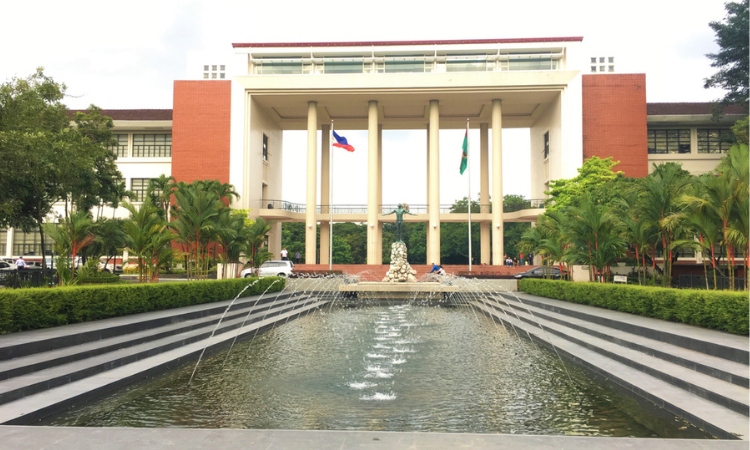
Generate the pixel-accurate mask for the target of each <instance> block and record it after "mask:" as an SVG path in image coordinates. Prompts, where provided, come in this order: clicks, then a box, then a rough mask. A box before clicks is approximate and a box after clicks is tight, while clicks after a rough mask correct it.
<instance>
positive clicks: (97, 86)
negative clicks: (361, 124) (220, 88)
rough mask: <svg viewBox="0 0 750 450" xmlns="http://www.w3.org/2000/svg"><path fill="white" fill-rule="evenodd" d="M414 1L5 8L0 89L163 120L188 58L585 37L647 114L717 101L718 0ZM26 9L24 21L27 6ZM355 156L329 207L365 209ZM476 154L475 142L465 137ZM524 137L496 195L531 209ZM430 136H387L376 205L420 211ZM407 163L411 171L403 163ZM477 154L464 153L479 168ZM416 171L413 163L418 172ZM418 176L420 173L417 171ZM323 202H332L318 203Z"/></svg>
mask: <svg viewBox="0 0 750 450" xmlns="http://www.w3.org/2000/svg"><path fill="white" fill-rule="evenodd" d="M436 4H438V3H437V2H435V3H427V2H415V1H409V0H406V1H404V0H399V1H394V0H380V1H378V2H372V3H365V2H352V1H341V0H328V1H325V2H309V1H299V0H287V1H265V2H261V1H259V0H255V1H230V0H212V1H184V0H181V1H176V0H169V1H162V0H149V1H143V0H132V1H129V2H127V3H118V2H102V1H101V0H96V1H80V0H71V1H67V2H60V1H48V0H38V1H36V2H33V3H25V2H20V1H7V2H4V4H3V7H2V14H3V16H4V17H5V19H6V20H4V21H3V26H2V27H0V82H6V81H8V80H10V79H11V78H13V77H21V78H23V77H26V76H28V75H29V74H31V73H33V71H34V70H35V69H36V68H37V67H40V66H41V67H44V68H45V73H46V74H47V75H50V76H52V77H53V78H54V79H55V80H56V81H58V82H62V83H65V85H66V86H67V93H68V97H67V98H66V99H65V103H66V105H67V106H68V107H69V108H70V109H79V108H85V107H87V106H88V105H90V104H95V105H97V106H99V107H101V108H104V109H170V108H172V86H173V81H174V80H180V79H190V78H193V77H194V76H195V75H194V74H191V73H190V70H194V68H190V67H189V66H188V61H189V60H190V59H191V58H193V59H194V58H195V55H196V54H212V55H213V54H216V55H219V56H220V57H221V56H222V55H227V58H228V55H229V54H230V52H231V44H232V43H236V42H317V41H326V42H328V41H369V40H442V39H488V38H497V39H500V38H523V37H563V36H582V37H583V45H584V47H585V51H588V54H590V55H591V56H614V57H615V61H616V64H617V66H616V71H617V72H618V73H645V74H646V83H647V84H646V86H647V93H646V95H647V101H648V102H651V103H652V102H708V101H712V100H715V99H718V98H720V97H721V96H722V92H721V91H718V90H715V89H712V90H707V89H704V88H703V79H705V78H706V77H708V76H710V75H712V74H713V73H714V72H715V70H714V69H713V68H712V67H711V66H710V60H709V59H708V58H707V57H706V56H705V54H706V53H711V52H716V51H717V50H718V46H717V45H716V43H715V35H714V33H713V30H711V28H710V27H709V26H708V23H709V22H711V21H721V20H723V19H724V17H725V15H726V11H725V10H724V2H723V1H722V0H703V1H701V2H697V3H693V4H690V5H688V3H686V2H685V1H684V0H649V1H645V0H631V1H629V2H603V1H600V0H599V1H585V0H566V1H559V0H554V1H551V0H534V1H529V2H519V1H515V0H514V1H507V0H486V1H472V0H467V1H464V2H461V3H460V4H457V3H444V5H445V7H435V6H432V5H436ZM31 5H33V8H32V7H31ZM345 135H346V137H347V138H348V139H349V142H350V143H351V144H353V145H354V146H355V148H357V150H356V151H355V152H354V153H347V152H341V153H336V154H335V155H334V177H333V191H334V200H333V201H334V204H364V203H366V200H367V193H366V180H365V179H364V178H365V177H363V176H362V174H364V173H366V172H365V170H366V162H367V151H366V150H367V133H366V131H358V130H347V132H346V134H345ZM462 140H463V131H459V130H441V134H440V171H441V175H440V178H441V186H440V202H441V203H442V204H450V203H453V201H454V200H457V199H460V198H462V197H465V196H466V195H467V193H468V192H469V191H470V192H471V193H472V194H471V195H472V197H476V195H477V193H478V191H479V176H478V170H477V169H474V174H473V175H472V179H471V188H469V186H468V185H467V178H468V177H462V176H458V175H457V174H458V167H459V163H460V146H461V142H462ZM469 140H470V148H473V147H474V146H476V147H478V143H479V136H478V131H475V130H472V132H471V133H470V136H469ZM528 141H529V138H528V131H527V130H505V131H504V132H503V192H504V193H505V194H517V195H523V196H525V197H528V193H529V191H530V189H529V185H528V179H529V176H530V174H529V167H528V166H529V163H528V161H529V160H528V148H529V142H528ZM425 145H426V137H425V132H406V131H397V130H396V131H385V132H384V136H383V158H384V162H383V164H384V173H385V174H386V175H387V176H388V179H387V180H386V181H384V193H383V201H384V203H399V202H406V203H410V204H424V203H426V188H425V186H426V178H425V173H424V172H425V170H422V167H424V161H425V159H424V158H425V156H424V154H425V150H424V149H425ZM305 152H306V138H305V135H304V132H286V133H285V135H284V179H283V188H282V191H283V192H282V196H283V200H286V201H290V202H297V203H304V201H305V195H306V194H305V191H304V176H305V175H304V174H305V173H306V169H305V166H304V157H303V158H300V157H299V155H300V154H304V153H305ZM404 155H409V158H407V159H404ZM478 156H479V152H478V151H471V150H470V157H471V165H472V167H475V168H477V167H478V163H479V160H478ZM420 158H421V159H420ZM414 167H419V169H418V170H412V169H413V168H414ZM322 203H327V202H322Z"/></svg>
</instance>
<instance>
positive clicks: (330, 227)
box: [328, 120, 334, 272]
mask: <svg viewBox="0 0 750 450" xmlns="http://www.w3.org/2000/svg"><path fill="white" fill-rule="evenodd" d="M331 142H333V120H331V134H330V135H329V136H328V155H329V160H328V161H329V162H328V213H329V214H330V217H331V220H330V221H329V222H328V270H329V271H331V272H332V271H333V153H334V152H333V148H332V146H331Z"/></svg>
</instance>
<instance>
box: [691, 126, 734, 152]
mask: <svg viewBox="0 0 750 450" xmlns="http://www.w3.org/2000/svg"><path fill="white" fill-rule="evenodd" d="M734 141H735V139H734V135H733V134H732V131H731V130H729V129H702V130H701V129H699V130H698V153H726V151H727V150H729V147H731V146H732V145H734Z"/></svg>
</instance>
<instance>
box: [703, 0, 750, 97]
mask: <svg viewBox="0 0 750 450" xmlns="http://www.w3.org/2000/svg"><path fill="white" fill-rule="evenodd" d="M724 8H725V9H726V11H727V16H726V17H725V19H724V22H710V23H709V24H708V25H709V26H710V27H711V29H712V30H714V32H715V33H716V43H717V44H719V47H720V50H719V52H718V53H709V54H707V55H706V56H707V57H708V58H709V59H711V60H712V61H713V62H712V63H711V67H716V68H718V69H719V70H718V72H716V73H715V74H714V75H712V76H711V77H709V78H706V79H705V80H704V81H705V85H704V87H705V88H712V87H720V88H722V89H724V90H725V91H728V92H727V93H726V94H725V95H724V97H723V98H722V99H721V100H720V103H721V104H723V105H727V104H735V105H742V106H744V108H745V111H747V107H748V77H749V76H750V70H748V69H749V65H748V60H749V58H750V56H749V55H750V49H749V48H748V39H749V38H748V34H749V32H748V29H749V25H748V0H742V1H741V2H739V3H734V2H730V3H725V4H724Z"/></svg>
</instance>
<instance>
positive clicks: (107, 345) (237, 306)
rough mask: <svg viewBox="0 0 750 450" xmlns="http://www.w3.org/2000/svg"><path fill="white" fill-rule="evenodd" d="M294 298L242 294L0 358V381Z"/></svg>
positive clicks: (233, 316)
mask: <svg viewBox="0 0 750 450" xmlns="http://www.w3.org/2000/svg"><path fill="white" fill-rule="evenodd" d="M296 298H298V297H291V296H286V295H285V296H281V297H279V298H274V297H270V298H267V299H260V300H259V299H258V298H252V297H246V298H243V299H238V300H237V301H236V302H235V303H234V304H233V305H232V307H231V308H230V309H229V310H228V311H227V306H228V304H227V305H224V306H222V307H220V308H216V307H211V308H205V309H203V310H202V312H201V313H200V314H198V313H193V314H184V313H179V312H176V313H175V314H174V315H173V316H172V321H164V320H162V321H159V322H158V325H159V326H156V327H154V328H148V329H145V330H142V331H136V332H132V333H128V334H119V335H117V336H114V337H110V338H106V339H101V340H96V341H92V342H87V343H85V344H80V345H75V346H71V347H64V348H58V349H55V350H49V351H44V352H37V353H31V354H29V355H27V356H21V357H17V358H13V359H9V360H5V361H0V381H1V380H5V379H8V378H12V377H16V376H21V375H24V374H27V373H32V372H37V371H40V370H44V369H47V368H50V367H54V366H57V365H61V364H66V363H70V362H73V361H78V360H81V359H85V358H90V357H94V356H97V355H100V354H103V353H107V352H111V351H115V350H120V349H122V348H127V347H130V346H134V345H138V344H142V343H144V342H148V341H150V340H154V339H159V338H163V337H167V336H171V335H174V334H178V333H181V332H185V331H190V330H194V329H197V328H201V327H204V326H206V325H211V324H214V325H215V324H216V323H218V322H219V320H220V319H221V316H222V315H223V314H224V313H225V312H226V316H225V317H224V319H225V320H229V319H232V318H235V317H239V316H243V317H244V316H246V315H247V310H248V309H251V310H253V311H264V310H267V309H268V308H270V307H272V306H273V305H278V304H282V303H284V302H290V301H296ZM132 317H133V316H131V318H132ZM121 329H122V327H121ZM16 353H20V352H16Z"/></svg>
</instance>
